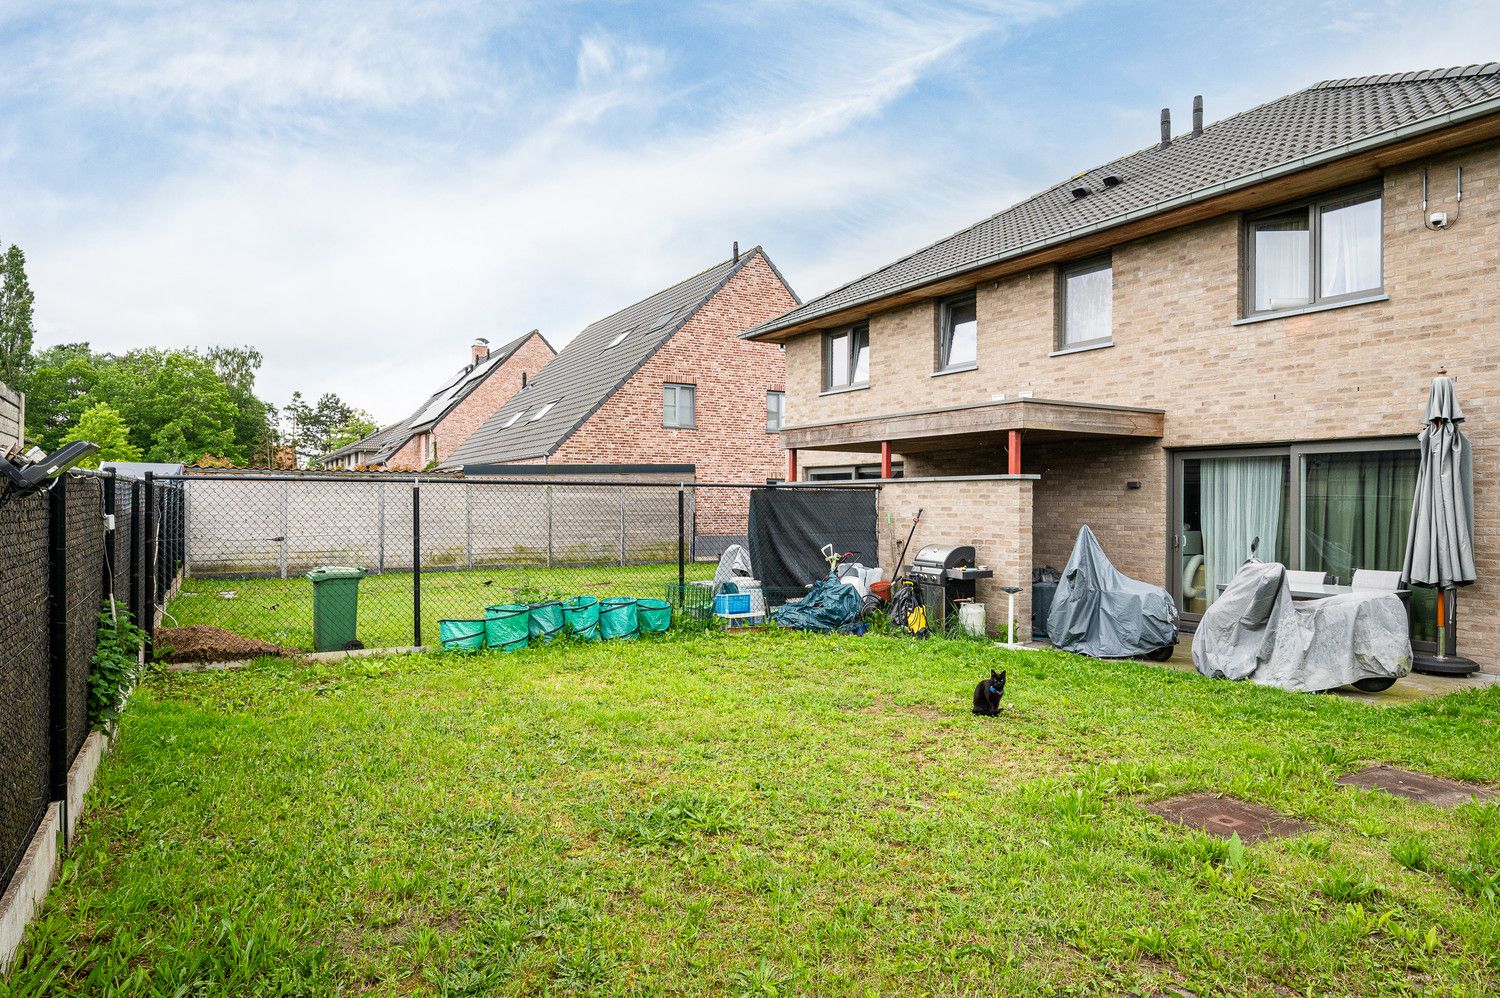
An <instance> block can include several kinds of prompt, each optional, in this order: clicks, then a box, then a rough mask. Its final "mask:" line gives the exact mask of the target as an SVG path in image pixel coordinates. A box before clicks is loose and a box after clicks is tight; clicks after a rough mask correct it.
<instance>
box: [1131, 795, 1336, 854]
mask: <svg viewBox="0 0 1500 998" xmlns="http://www.w3.org/2000/svg"><path fill="white" fill-rule="evenodd" d="M1144 807H1145V809H1146V810H1147V811H1150V812H1151V813H1152V814H1154V815H1157V816H1158V817H1161V818H1165V819H1167V820H1168V821H1170V822H1172V823H1174V824H1178V825H1183V826H1185V827H1187V828H1196V829H1198V830H1199V831H1201V832H1207V833H1208V834H1210V835H1217V836H1218V837H1219V838H1221V839H1227V838H1229V837H1230V836H1233V835H1239V837H1240V841H1241V842H1259V841H1261V840H1262V839H1273V838H1283V837H1287V836H1292V835H1301V834H1302V833H1303V832H1308V831H1311V830H1312V826H1311V825H1309V824H1307V823H1306V822H1303V821H1296V820H1294V819H1292V818H1288V817H1285V816H1284V815H1280V814H1277V813H1276V812H1275V811H1272V810H1271V809H1270V808H1268V807H1261V806H1260V805H1259V804H1252V803H1250V802H1249V801H1247V800H1240V799H1239V798H1237V797H1224V796H1221V795H1219V794H1206V793H1205V794H1188V795H1187V796H1185V797H1168V798H1167V799H1166V800H1159V801H1155V802H1153V803H1150V804H1146V805H1144Z"/></svg>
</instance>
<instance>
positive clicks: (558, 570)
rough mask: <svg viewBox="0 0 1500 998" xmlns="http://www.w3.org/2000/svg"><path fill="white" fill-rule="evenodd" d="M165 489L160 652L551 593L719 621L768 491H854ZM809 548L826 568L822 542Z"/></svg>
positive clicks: (375, 634)
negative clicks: (736, 561)
mask: <svg viewBox="0 0 1500 998" xmlns="http://www.w3.org/2000/svg"><path fill="white" fill-rule="evenodd" d="M154 483H155V485H156V486H157V487H158V488H166V487H170V488H171V489H172V490H173V494H172V497H171V499H170V500H167V501H166V502H167V503H168V504H169V507H170V509H171V510H172V511H173V516H174V517H176V518H172V517H168V518H167V520H165V521H164V523H170V524H171V526H170V528H169V527H168V526H164V527H163V533H162V544H163V548H164V550H169V551H170V552H171V557H172V558H173V559H174V562H173V564H174V565H175V568H174V570H173V572H172V573H171V574H170V578H168V576H167V575H166V574H164V573H163V572H161V571H158V572H157V577H158V586H159V587H160V586H168V587H170V588H169V589H168V588H162V589H160V592H161V593H162V596H161V597H160V602H161V604H162V620H161V625H162V627H161V630H160V631H159V632H158V633H157V634H156V637H155V640H156V649H157V651H158V652H159V653H165V654H167V655H168V656H173V655H175V656H178V657H183V656H188V657H209V656H210V654H211V651H220V650H222V651H224V652H226V653H228V652H231V651H235V652H239V653H248V652H250V651H252V650H255V649H258V650H262V651H267V652H270V651H275V650H279V649H280V650H290V651H337V650H343V649H353V648H404V647H411V646H413V645H421V646H426V647H438V646H440V645H441V643H442V642H441V639H442V637H443V634H444V633H447V634H448V635H450V636H451V635H454V634H460V633H476V632H477V629H478V628H479V626H480V625H482V623H483V621H484V620H485V619H486V617H487V616H489V617H499V616H503V615H506V614H514V613H515V612H516V608H517V607H524V606H530V605H535V604H551V603H557V604H560V605H563V606H566V605H568V604H570V603H571V604H572V605H573V606H574V607H575V608H576V607H579V606H584V607H587V606H591V605H593V603H594V601H598V602H599V603H600V604H601V606H603V607H604V608H605V610H606V612H607V609H608V606H611V605H617V604H618V603H619V602H620V601H621V600H627V599H634V600H644V601H648V602H647V603H645V604H643V605H645V606H647V607H656V606H658V605H659V603H665V604H666V605H668V606H670V607H671V608H672V614H673V616H674V618H675V619H678V620H681V619H708V618H709V617H710V616H711V614H712V595H713V591H712V586H711V585H710V580H712V578H713V576H714V570H715V567H716V565H717V563H718V561H719V558H720V556H721V555H722V554H723V552H724V551H725V549H726V548H728V547H729V546H730V545H736V544H738V545H742V546H743V545H746V544H747V543H748V536H749V533H750V519H751V516H750V510H751V506H752V502H753V499H754V497H755V496H756V495H757V494H764V493H766V492H769V491H772V490H773V489H774V490H776V491H785V492H787V493H791V492H797V493H799V494H801V495H802V497H803V502H804V503H806V502H807V501H809V499H811V500H812V501H814V502H816V501H817V498H816V497H818V496H826V497H828V501H829V502H832V501H834V500H835V499H836V497H837V495H838V493H844V492H847V491H848V490H847V489H844V488H841V487H827V486H824V487H817V486H800V485H795V486H788V485H779V486H774V487H768V486H750V485H717V484H716V485H709V484H701V483H700V484H694V483H675V482H659V481H639V480H630V481H622V480H609V481H605V480H559V479H548V480H537V479H530V478H528V479H524V480H500V479H476V478H470V479H462V478H457V477H452V476H446V477H445V476H427V477H419V476H400V475H394V474H384V475H380V476H379V477H376V476H374V475H367V476H362V477H358V478H354V477H351V476H339V475H316V474H296V475H293V474H284V475H268V474H263V473H262V474H250V475H246V474H235V473H233V472H228V473H222V474H219V473H215V474H192V475H189V476H186V477H179V478H171V479H162V478H158V479H154ZM872 509H873V505H872ZM872 515H873V514H872ZM173 531H180V535H177V534H173ZM807 555H808V559H809V560H808V563H809V564H810V565H812V566H817V565H821V564H822V562H821V560H820V559H821V555H820V554H818V552H817V550H816V547H815V546H813V547H812V549H811V550H810V551H808V552H807ZM824 570H826V569H824ZM799 587H800V583H799ZM612 601H613V602H612ZM506 608H508V609H506ZM559 612H561V609H559ZM445 621H447V622H450V624H451V626H449V627H447V628H446V632H445V629H444V626H443V622H445ZM463 622H468V625H469V626H468V627H467V628H465V627H464V626H462V624H463ZM210 629H211V630H210ZM174 643H175V644H174ZM246 643H248V644H246ZM210 649H211V651H210ZM200 651H201V652H202V653H201V654H200Z"/></svg>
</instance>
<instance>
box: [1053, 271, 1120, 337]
mask: <svg viewBox="0 0 1500 998" xmlns="http://www.w3.org/2000/svg"><path fill="white" fill-rule="evenodd" d="M1058 294H1059V296H1060V298H1061V301H1060V303H1059V306H1058V320H1059V326H1060V327H1061V328H1060V329H1059V330H1058V336H1057V348H1058V349H1059V350H1067V349H1070V348H1072V347H1085V346H1102V345H1104V344H1105V343H1109V342H1110V341H1111V339H1112V338H1113V336H1114V295H1115V276H1114V266H1113V265H1112V263H1111V262H1110V259H1109V257H1107V256H1106V257H1097V258H1095V259H1093V260H1084V261H1083V262H1081V263H1075V264H1073V265H1071V266H1068V267H1064V268H1062V270H1061V271H1060V272H1059V279H1058Z"/></svg>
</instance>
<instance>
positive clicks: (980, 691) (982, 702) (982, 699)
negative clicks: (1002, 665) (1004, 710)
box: [974, 669, 1005, 717]
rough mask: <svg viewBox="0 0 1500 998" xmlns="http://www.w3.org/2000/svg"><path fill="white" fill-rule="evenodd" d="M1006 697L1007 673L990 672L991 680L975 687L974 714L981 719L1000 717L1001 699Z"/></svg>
mask: <svg viewBox="0 0 1500 998" xmlns="http://www.w3.org/2000/svg"><path fill="white" fill-rule="evenodd" d="M1003 696H1005V673H1004V672H996V671H995V670H994V669H991V670H990V678H988V679H982V680H980V682H979V685H978V686H976V687H974V713H976V714H978V715H979V716H981V717H999V716H1000V698H1001V697H1003Z"/></svg>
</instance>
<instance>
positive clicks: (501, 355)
mask: <svg viewBox="0 0 1500 998" xmlns="http://www.w3.org/2000/svg"><path fill="white" fill-rule="evenodd" d="M541 335H542V334H541V333H539V332H538V331H537V330H535V329H533V330H532V331H531V332H529V333H526V334H524V335H522V336H517V337H516V338H515V339H513V340H511V341H510V342H509V343H507V344H505V345H504V346H502V347H499V348H497V349H495V350H491V351H490V355H489V356H488V357H486V358H485V359H484V360H482V361H480V362H479V363H478V364H471V365H465V366H464V367H463V368H462V369H461V370H460V371H459V372H458V373H457V374H455V375H454V376H453V377H452V378H450V379H449V380H448V383H447V384H445V385H443V387H442V388H439V389H438V390H437V391H436V392H434V393H433V394H432V395H431V396H430V397H429V398H428V399H427V401H426V402H423V403H422V405H421V406H420V407H419V408H418V409H417V411H416V412H414V413H412V414H411V415H410V416H407V417H406V418H405V419H403V420H400V421H399V422H395V423H392V424H391V425H389V426H386V427H384V428H382V429H379V430H376V431H375V432H374V433H372V434H370V435H369V436H368V437H365V438H364V439H363V440H356V441H355V442H354V443H352V444H346V445H344V446H343V447H340V448H339V449H338V450H335V451H329V452H328V453H327V454H324V455H323V456H322V457H320V458H318V461H319V463H327V462H328V461H334V460H337V459H338V458H341V457H345V456H347V455H350V454H368V455H369V457H367V458H366V459H365V460H364V462H363V463H365V464H380V463H382V462H385V461H389V460H390V459H391V456H392V455H393V454H395V453H396V452H397V451H398V450H400V449H401V448H402V447H404V446H406V442H407V441H408V440H410V439H411V438H412V437H414V436H416V435H417V434H418V433H421V432H423V431H424V430H427V429H429V428H431V427H432V426H433V425H434V424H436V423H437V422H439V421H440V420H442V418H443V417H444V416H446V415H448V413H450V412H452V411H453V407H454V406H456V405H458V404H459V403H460V402H462V401H463V400H464V399H466V398H468V396H469V393H470V392H472V391H473V390H474V389H475V388H478V387H479V386H480V385H481V384H483V383H484V379H485V378H487V377H489V376H490V375H491V374H492V373H494V372H495V370H496V369H497V368H499V367H500V365H502V364H504V363H505V362H506V361H507V360H510V358H511V355H513V354H514V353H515V352H516V351H517V350H519V349H521V345H522V344H524V343H525V342H526V341H527V340H529V339H531V337H533V336H541ZM543 342H546V339H545V337H543Z"/></svg>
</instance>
